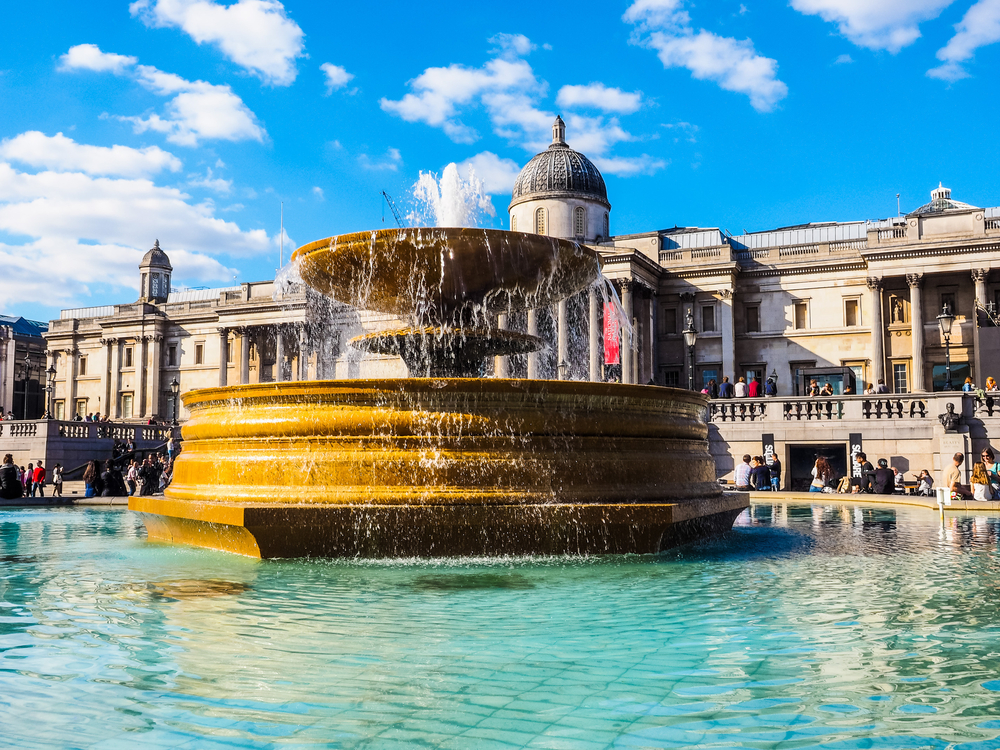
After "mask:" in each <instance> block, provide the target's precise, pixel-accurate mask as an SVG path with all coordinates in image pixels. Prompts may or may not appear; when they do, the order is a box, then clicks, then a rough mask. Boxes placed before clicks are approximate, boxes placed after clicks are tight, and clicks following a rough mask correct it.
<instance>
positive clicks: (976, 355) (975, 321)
mask: <svg viewBox="0 0 1000 750" xmlns="http://www.w3.org/2000/svg"><path fill="white" fill-rule="evenodd" d="M989 272H990V271H989V269H988V268H973V269H972V282H973V283H974V284H975V285H976V302H975V309H974V311H973V313H974V314H973V316H972V347H973V356H972V359H973V362H972V364H973V367H975V368H976V371H975V373H974V374H975V381H976V384H977V385H978V386H979V387H980V388H985V387H986V385H985V384H986V375H987V373H984V372H983V357H982V347H980V345H979V308H980V307H986V277H987V276H988V275H989Z"/></svg>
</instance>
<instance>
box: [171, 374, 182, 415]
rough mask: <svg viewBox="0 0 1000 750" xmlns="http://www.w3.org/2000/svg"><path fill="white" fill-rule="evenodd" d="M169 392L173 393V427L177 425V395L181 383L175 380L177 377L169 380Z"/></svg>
mask: <svg viewBox="0 0 1000 750" xmlns="http://www.w3.org/2000/svg"><path fill="white" fill-rule="evenodd" d="M170 392H171V393H173V394H174V427H176V426H177V396H178V394H180V392H181V384H180V383H178V382H177V378H174V379H173V380H171V381H170Z"/></svg>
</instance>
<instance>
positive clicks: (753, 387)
mask: <svg viewBox="0 0 1000 750" xmlns="http://www.w3.org/2000/svg"><path fill="white" fill-rule="evenodd" d="M747 398H760V380H759V379H758V378H757V376H756V375H755V376H754V379H753V380H751V381H750V382H749V383H747Z"/></svg>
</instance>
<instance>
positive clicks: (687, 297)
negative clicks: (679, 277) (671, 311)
mask: <svg viewBox="0 0 1000 750" xmlns="http://www.w3.org/2000/svg"><path fill="white" fill-rule="evenodd" d="M694 297H695V294H694V292H681V302H694Z"/></svg>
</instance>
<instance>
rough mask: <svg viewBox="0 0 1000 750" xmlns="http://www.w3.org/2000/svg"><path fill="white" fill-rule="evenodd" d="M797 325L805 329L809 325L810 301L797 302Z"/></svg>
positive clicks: (798, 327)
mask: <svg viewBox="0 0 1000 750" xmlns="http://www.w3.org/2000/svg"><path fill="white" fill-rule="evenodd" d="M795 327H796V328H797V329H800V330H801V329H803V328H808V327H809V303H808V302H796V303H795Z"/></svg>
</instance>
